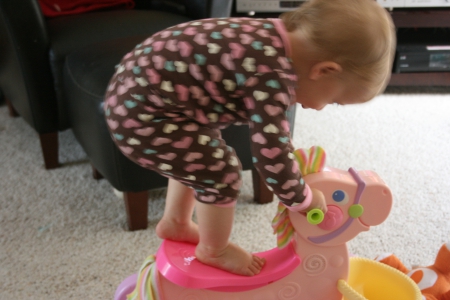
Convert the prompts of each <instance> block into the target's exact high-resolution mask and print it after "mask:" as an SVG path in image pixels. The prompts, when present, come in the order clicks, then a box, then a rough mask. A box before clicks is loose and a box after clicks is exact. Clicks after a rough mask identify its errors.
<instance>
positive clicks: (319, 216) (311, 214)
mask: <svg viewBox="0 0 450 300" xmlns="http://www.w3.org/2000/svg"><path fill="white" fill-rule="evenodd" d="M324 217H325V215H324V213H323V211H322V210H320V209H318V208H314V209H311V210H310V211H308V213H307V214H306V219H307V220H308V222H309V224H312V225H318V224H320V223H322V221H323V219H324Z"/></svg>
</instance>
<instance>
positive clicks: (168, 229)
mask: <svg viewBox="0 0 450 300" xmlns="http://www.w3.org/2000/svg"><path fill="white" fill-rule="evenodd" d="M156 234H157V235H158V236H159V237H160V238H161V239H168V240H173V241H178V242H188V243H192V244H198V241H199V236H198V226H197V224H195V223H194V222H193V221H192V220H191V221H190V222H189V223H180V222H177V221H176V220H171V219H166V218H162V219H161V220H160V221H159V223H158V225H156Z"/></svg>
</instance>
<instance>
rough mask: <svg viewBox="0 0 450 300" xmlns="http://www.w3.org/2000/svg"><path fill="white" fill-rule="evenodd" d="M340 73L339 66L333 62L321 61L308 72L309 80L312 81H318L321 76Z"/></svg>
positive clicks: (340, 68)
mask: <svg viewBox="0 0 450 300" xmlns="http://www.w3.org/2000/svg"><path fill="white" fill-rule="evenodd" d="M341 72H342V67H341V65H340V64H338V63H335V62H334V61H321V62H318V63H316V64H315V65H313V66H312V68H311V70H310V71H309V78H310V79H312V80H317V79H320V78H321V77H322V76H328V75H333V74H337V73H341Z"/></svg>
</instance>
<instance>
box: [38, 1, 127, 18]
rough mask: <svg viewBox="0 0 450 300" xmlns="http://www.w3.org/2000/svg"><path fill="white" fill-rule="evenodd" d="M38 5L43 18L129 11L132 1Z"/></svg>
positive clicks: (58, 2)
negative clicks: (102, 11) (124, 9)
mask: <svg viewBox="0 0 450 300" xmlns="http://www.w3.org/2000/svg"><path fill="white" fill-rule="evenodd" d="M39 4H40V5H41V9H42V13H43V14H44V16H46V17H58V16H63V15H71V14H80V13H84V12H87V11H92V10H97V9H103V8H111V7H123V8H127V9H130V8H133V7H134V0H39Z"/></svg>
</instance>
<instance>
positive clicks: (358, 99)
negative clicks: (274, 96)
mask: <svg viewBox="0 0 450 300" xmlns="http://www.w3.org/2000/svg"><path fill="white" fill-rule="evenodd" d="M299 86H301V87H299V88H298V89H297V91H296V92H297V99H296V100H297V103H299V104H300V105H302V107H303V108H311V109H315V110H321V109H323V108H324V107H325V106H326V105H328V104H338V105H347V104H357V103H364V102H367V101H369V100H370V99H372V98H373V95H372V93H371V92H370V91H369V90H368V89H366V88H363V87H362V86H361V85H360V84H357V83H356V82H355V81H353V82H345V81H342V80H339V81H337V80H334V81H324V82H321V83H319V82H309V84H307V85H299Z"/></svg>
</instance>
